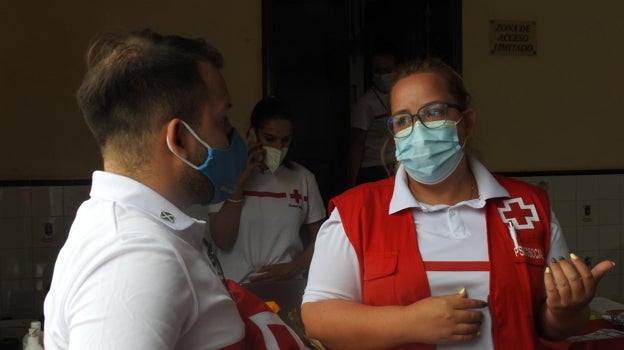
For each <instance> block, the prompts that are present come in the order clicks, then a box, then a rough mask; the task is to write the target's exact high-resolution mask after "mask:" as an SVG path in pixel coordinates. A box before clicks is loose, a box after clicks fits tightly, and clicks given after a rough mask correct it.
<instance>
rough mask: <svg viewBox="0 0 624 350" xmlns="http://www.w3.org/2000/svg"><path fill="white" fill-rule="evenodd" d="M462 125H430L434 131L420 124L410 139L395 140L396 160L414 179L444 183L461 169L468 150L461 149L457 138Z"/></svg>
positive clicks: (447, 121)
mask: <svg viewBox="0 0 624 350" xmlns="http://www.w3.org/2000/svg"><path fill="white" fill-rule="evenodd" d="M460 121H461V119H460V120H458V121H457V122H453V121H449V120H441V121H434V122H428V124H427V125H428V126H429V127H430V128H427V127H425V126H424V125H423V124H422V123H421V122H420V121H418V122H416V123H415V124H414V126H413V130H412V133H411V134H410V135H409V136H407V137H404V138H395V139H394V142H395V144H396V153H395V154H396V159H397V160H398V161H399V162H401V164H402V165H403V167H404V168H405V171H407V173H408V174H409V176H410V177H411V178H413V179H414V180H416V181H418V182H420V183H423V184H426V185H433V184H437V183H440V182H442V181H444V180H445V179H446V178H447V177H448V176H449V175H451V173H452V172H453V171H455V169H457V166H458V165H459V162H460V161H461V160H462V158H463V156H464V152H463V148H464V147H463V146H460V144H459V137H458V136H457V124H459V122H460ZM464 145H465V144H464Z"/></svg>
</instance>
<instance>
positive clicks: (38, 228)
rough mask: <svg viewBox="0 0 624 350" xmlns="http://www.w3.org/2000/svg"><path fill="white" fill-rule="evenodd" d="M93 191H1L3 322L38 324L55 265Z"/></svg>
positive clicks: (24, 188) (12, 188) (52, 188)
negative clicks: (74, 219)
mask: <svg viewBox="0 0 624 350" xmlns="http://www.w3.org/2000/svg"><path fill="white" fill-rule="evenodd" d="M89 190H90V186H88V185H80V186H6V187H0V319H3V318H14V319H37V318H39V316H40V315H41V314H42V312H43V311H42V310H43V309H42V305H43V298H44V297H45V293H46V291H47V288H48V287H49V284H50V280H51V277H52V269H53V267H54V261H55V259H56V255H57V254H58V251H59V249H60V248H61V246H62V245H63V242H64V241H65V238H66V237H67V232H68V231H69V226H70V225H71V223H72V221H73V218H74V216H75V213H76V210H77V209H78V207H79V206H80V203H82V202H83V201H84V200H85V199H86V198H88V196H89Z"/></svg>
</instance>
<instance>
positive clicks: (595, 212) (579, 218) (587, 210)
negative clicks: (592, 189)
mask: <svg viewBox="0 0 624 350" xmlns="http://www.w3.org/2000/svg"><path fill="white" fill-rule="evenodd" d="M576 222H577V225H578V226H596V225H599V224H600V205H599V202H598V201H597V200H580V201H576Z"/></svg>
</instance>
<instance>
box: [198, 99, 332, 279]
mask: <svg viewBox="0 0 624 350" xmlns="http://www.w3.org/2000/svg"><path fill="white" fill-rule="evenodd" d="M250 122H251V127H250V129H249V131H248V140H249V142H250V144H249V145H248V148H249V156H248V159H249V160H248V165H247V168H246V169H245V171H244V172H243V174H242V175H241V176H240V177H239V179H238V188H237V191H236V193H234V195H232V196H231V197H230V198H228V199H227V200H226V201H225V202H223V203H221V204H217V205H212V206H210V209H209V212H211V214H210V235H211V237H212V240H213V242H214V243H215V245H216V246H217V248H219V249H218V250H217V257H218V258H219V261H220V262H221V265H222V267H223V272H224V275H225V277H227V278H230V279H233V280H235V281H238V282H241V283H243V282H256V281H265V280H280V279H289V278H301V277H302V276H303V272H304V271H306V270H307V269H308V266H309V264H310V259H311V258H312V253H313V251H314V240H315V237H316V233H317V231H318V229H319V227H320V226H321V223H322V222H323V220H324V219H325V216H326V215H325V213H326V212H325V206H324V205H323V200H322V199H321V195H320V192H319V189H318V186H317V184H316V180H315V178H314V174H312V173H311V172H310V171H309V170H308V169H306V168H304V167H303V166H301V165H300V164H298V163H296V162H294V161H291V160H289V158H288V147H289V146H290V144H291V141H292V138H293V122H292V119H291V115H290V111H288V110H287V108H286V107H285V105H284V103H283V102H281V101H280V100H278V99H276V98H274V97H267V98H264V99H263V100H261V101H259V102H258V103H257V104H256V106H255V107H254V109H253V112H252V113H251V120H250ZM302 231H303V232H302ZM300 234H304V235H306V236H307V239H306V241H307V242H306V243H307V247H305V249H304V246H303V243H302V240H301V237H300Z"/></svg>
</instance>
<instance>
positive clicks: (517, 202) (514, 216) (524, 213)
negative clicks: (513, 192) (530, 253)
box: [498, 198, 539, 229]
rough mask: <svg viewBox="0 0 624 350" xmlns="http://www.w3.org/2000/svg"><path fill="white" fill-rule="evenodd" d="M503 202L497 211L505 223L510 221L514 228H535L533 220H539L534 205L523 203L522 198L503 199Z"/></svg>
mask: <svg viewBox="0 0 624 350" xmlns="http://www.w3.org/2000/svg"><path fill="white" fill-rule="evenodd" d="M503 204H504V207H502V208H498V212H499V213H500V216H501V218H502V219H503V221H504V222H505V223H508V222H512V223H513V225H514V227H515V228H516V229H533V228H535V226H533V221H536V222H538V221H539V217H538V216H537V211H536V210H535V205H533V204H530V205H526V204H524V202H523V201H522V198H512V199H505V200H504V201H503Z"/></svg>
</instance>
